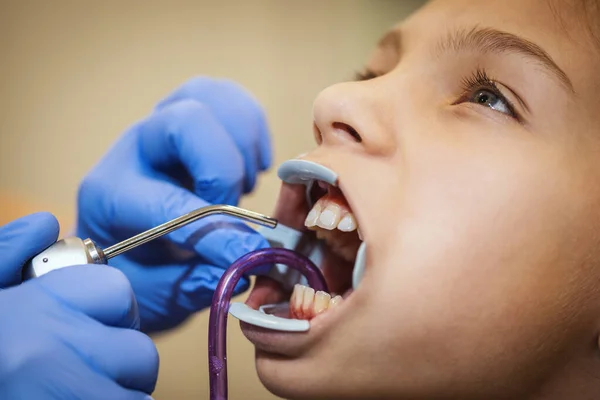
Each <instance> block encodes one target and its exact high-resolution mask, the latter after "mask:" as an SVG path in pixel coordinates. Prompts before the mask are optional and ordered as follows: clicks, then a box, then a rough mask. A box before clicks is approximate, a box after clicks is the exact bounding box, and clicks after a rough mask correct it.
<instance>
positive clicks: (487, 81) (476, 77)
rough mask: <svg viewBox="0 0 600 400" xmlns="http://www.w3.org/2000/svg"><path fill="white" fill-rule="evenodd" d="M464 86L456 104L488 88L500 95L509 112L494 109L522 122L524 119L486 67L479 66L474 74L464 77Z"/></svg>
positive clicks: (499, 97)
mask: <svg viewBox="0 0 600 400" xmlns="http://www.w3.org/2000/svg"><path fill="white" fill-rule="evenodd" d="M462 86H463V94H462V96H461V97H460V98H459V99H458V100H457V101H456V102H455V103H454V104H459V103H462V102H464V101H468V100H469V99H470V97H471V96H474V95H476V94H478V93H479V92H481V91H484V90H486V91H489V92H491V93H492V94H493V95H494V96H496V97H498V99H499V100H500V101H502V102H503V103H504V104H505V105H506V109H507V111H508V113H504V112H502V111H498V110H495V109H493V108H492V110H493V111H495V112H500V113H502V114H505V115H508V116H509V117H511V118H514V119H515V120H517V121H519V122H521V120H522V119H521V117H520V115H519V113H517V111H516V110H515V106H514V104H513V103H512V102H511V101H510V100H508V99H507V98H506V96H504V94H502V91H501V90H500V89H499V88H498V85H497V84H496V81H494V80H493V79H491V78H490V77H489V76H488V74H487V72H486V71H485V70H484V69H481V68H478V69H477V70H476V71H475V72H474V73H473V75H471V76H470V77H468V78H465V79H463V81H462ZM490 108H491V107H490Z"/></svg>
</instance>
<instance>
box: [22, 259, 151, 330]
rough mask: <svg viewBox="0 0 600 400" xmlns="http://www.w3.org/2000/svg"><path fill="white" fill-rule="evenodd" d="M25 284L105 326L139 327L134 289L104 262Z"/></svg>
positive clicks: (54, 272)
mask: <svg viewBox="0 0 600 400" xmlns="http://www.w3.org/2000/svg"><path fill="white" fill-rule="evenodd" d="M23 285H37V286H38V287H42V288H43V289H44V290H46V291H47V292H49V293H51V294H52V297H53V298H55V299H58V300H59V301H61V302H63V303H64V304H65V305H67V306H68V307H70V308H73V309H75V310H79V311H81V312H82V313H84V314H86V315H88V316H89V317H91V318H93V319H95V320H97V321H99V322H101V323H102V324H104V325H109V326H116V327H123V328H134V329H139V326H140V317H139V311H138V305H137V301H136V299H135V296H134V294H133V289H132V288H131V285H130V284H129V280H127V278H126V277H125V275H124V274H123V273H122V272H121V271H119V270H118V269H116V268H112V267H108V266H104V265H81V266H74V267H66V268H61V269H58V270H55V271H52V272H49V273H47V274H46V275H43V276H41V277H39V278H36V279H33V280H31V281H28V282H25V283H24V284H23Z"/></svg>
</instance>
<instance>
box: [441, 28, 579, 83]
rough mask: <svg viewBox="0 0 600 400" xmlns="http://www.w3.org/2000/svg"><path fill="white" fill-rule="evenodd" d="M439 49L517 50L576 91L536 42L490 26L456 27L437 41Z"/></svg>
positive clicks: (497, 51)
mask: <svg viewBox="0 0 600 400" xmlns="http://www.w3.org/2000/svg"><path fill="white" fill-rule="evenodd" d="M437 50H438V52H439V53H440V54H441V53H443V52H446V51H449V50H453V51H466V50H476V51H479V52H482V53H495V54H507V53H509V54H510V53H516V54H520V55H523V56H525V57H529V58H532V59H533V60H534V61H536V62H537V63H538V64H539V65H541V66H542V67H543V69H544V70H545V71H546V72H548V73H550V75H552V76H553V77H555V78H556V79H558V81H559V83H561V84H562V85H563V86H564V87H566V88H567V89H568V90H569V91H570V92H571V93H575V90H574V89H573V83H572V82H571V80H570V79H569V77H568V76H567V74H566V73H565V72H564V71H563V70H562V69H560V67H559V66H558V65H557V64H556V63H555V62H554V60H553V59H552V57H550V55H549V54H548V53H547V52H546V51H544V49H542V48H541V47H540V46H538V45H537V44H535V43H533V42H531V41H529V40H526V39H523V38H521V37H519V36H517V35H514V34H512V33H508V32H503V31H499V30H496V29H491V28H480V27H475V28H473V29H471V30H466V29H462V30H457V31H454V32H452V33H450V34H449V35H448V36H447V37H446V38H445V39H444V40H442V41H441V42H440V43H439V46H438V49H437Z"/></svg>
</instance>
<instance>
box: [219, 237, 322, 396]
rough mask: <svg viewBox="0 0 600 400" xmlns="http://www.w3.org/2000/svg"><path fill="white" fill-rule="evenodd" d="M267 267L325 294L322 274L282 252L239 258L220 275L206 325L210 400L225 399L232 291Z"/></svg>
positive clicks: (299, 257)
mask: <svg viewBox="0 0 600 400" xmlns="http://www.w3.org/2000/svg"><path fill="white" fill-rule="evenodd" d="M267 264H285V265H287V266H288V267H290V268H293V269H296V270H298V271H300V272H301V273H302V274H303V275H304V276H305V277H306V279H307V280H308V284H309V285H310V286H311V287H312V288H313V289H315V290H322V291H327V283H326V282H325V278H324V277H323V274H322V273H321V271H320V270H319V268H317V266H316V265H315V264H313V263H312V261H310V259H308V258H306V257H305V256H303V255H302V254H300V253H297V252H295V251H293V250H287V249H281V248H268V249H260V250H255V251H253V252H250V253H248V254H246V255H245V256H242V257H240V258H239V259H238V260H237V261H236V262H234V263H233V264H232V265H231V266H230V267H229V268H228V269H227V270H226V271H225V273H224V274H223V276H222V277H221V279H220V280H219V284H218V285H217V288H216V289H215V294H214V296H213V300H212V305H211V307H210V317H209V322H208V373H209V376H210V399H211V400H226V399H227V314H228V312H229V302H230V300H231V296H232V295H233V289H234V288H235V285H236V284H237V283H238V282H239V280H240V278H241V277H242V276H244V275H245V274H248V273H249V272H250V271H251V270H252V269H255V268H257V267H261V266H264V265H267Z"/></svg>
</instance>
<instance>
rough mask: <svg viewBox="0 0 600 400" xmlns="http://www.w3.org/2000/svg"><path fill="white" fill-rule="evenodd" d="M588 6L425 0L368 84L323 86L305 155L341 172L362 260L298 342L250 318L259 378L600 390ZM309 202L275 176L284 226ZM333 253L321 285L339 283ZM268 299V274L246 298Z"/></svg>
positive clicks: (321, 384)
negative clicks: (355, 277) (337, 299)
mask: <svg viewBox="0 0 600 400" xmlns="http://www.w3.org/2000/svg"><path fill="white" fill-rule="evenodd" d="M582 4H583V1H582V0H577V1H575V0H573V1H567V0H560V1H551V0H508V1H506V0H505V1H485V2H483V1H476V0H438V1H433V2H432V3H430V4H428V5H427V6H425V7H424V8H423V9H421V10H420V11H419V12H417V13H416V14H415V15H413V16H412V17H411V18H410V19H408V20H407V21H406V22H404V23H402V24H400V25H398V26H397V28H395V29H394V30H393V31H391V32H390V33H389V34H388V35H387V36H385V37H384V39H383V40H382V41H381V42H380V44H379V46H378V48H377V50H376V51H375V53H374V55H373V57H372V59H371V60H370V62H369V64H368V70H369V71H370V72H371V73H372V74H374V75H376V77H375V78H372V79H366V80H363V81H358V82H348V83H341V84H337V85H334V86H331V87H329V88H327V89H325V90H324V91H323V92H322V93H321V94H320V95H319V96H318V98H317V99H316V102H315V107H314V121H315V129H314V130H315V136H316V140H317V143H318V146H317V148H316V149H315V150H314V151H312V152H311V153H309V154H307V155H305V156H304V158H306V159H308V160H312V161H316V162H319V163H321V164H324V165H326V166H328V167H330V168H331V169H333V170H334V171H335V172H337V173H338V174H339V185H340V189H341V191H342V192H343V194H344V196H345V199H346V200H347V202H348V204H349V207H350V208H351V210H352V212H353V213H354V214H355V215H356V218H357V220H358V225H359V227H360V231H361V234H362V236H363V238H364V241H365V242H366V244H367V254H368V259H367V267H366V272H365V275H364V278H363V281H362V283H361V285H360V287H359V288H358V289H357V290H356V291H355V292H354V293H352V294H350V296H348V297H347V298H346V299H345V300H344V301H343V302H342V303H341V304H340V305H339V306H337V307H335V308H333V309H331V310H329V311H327V312H325V313H323V314H321V315H319V316H318V317H317V318H315V319H314V320H313V321H312V327H311V330H310V331H309V332H307V333H277V332H274V331H269V332H267V331H261V330H259V329H256V328H253V327H250V326H247V325H244V324H243V325H244V326H243V328H244V331H245V333H246V335H247V336H248V338H249V339H250V340H252V341H253V343H254V344H255V346H256V349H257V353H256V354H257V355H256V358H257V361H256V362H257V369H258V373H259V376H260V378H261V380H262V382H263V383H264V384H265V385H266V387H267V388H268V389H270V390H271V391H273V392H274V393H275V394H277V395H280V396H283V397H286V398H344V399H350V398H369V399H375V398H395V399H457V398H460V399H463V400H464V399H475V398H476V399H486V400H489V399H496V398H498V399H500V398H502V399H508V398H509V399H518V398H538V397H535V396H540V398H544V399H549V398H555V397H552V396H558V397H557V398H561V399H565V398H575V397H572V396H575V394H580V395H581V394H584V393H587V392H586V390H590V391H593V390H598V387H595V386H594V385H598V383H596V382H597V381H598V380H597V379H595V378H593V376H595V375H597V374H598V373H600V364H599V359H600V358H599V357H598V352H597V342H598V338H597V334H598V332H599V331H600V297H599V296H598V291H599V288H600V268H599V267H598V265H596V264H597V260H598V256H599V255H598V254H597V253H598V249H599V248H600V247H599V243H598V242H599V239H600V235H599V228H600V141H599V140H598V136H599V135H600V132H599V130H598V126H599V123H600V96H599V93H600V87H599V84H600V80H599V79H598V76H599V72H598V65H600V63H599V61H600V60H599V57H597V55H596V48H595V46H596V42H595V41H594V37H593V35H592V32H591V31H590V30H589V29H588V27H587V22H588V21H587V19H586V18H588V17H589V18H593V17H592V16H591V14H588V16H587V17H586V16H585V14H584V13H583V12H581V10H580V6H581V5H582ZM594 11H595V10H588V12H590V13H591V12H594ZM368 75H371V74H368ZM367 78H371V76H367ZM302 199H303V196H302V188H298V187H293V186H289V185H284V187H283V189H282V192H281V198H280V203H279V207H278V210H277V216H278V217H279V219H280V220H281V221H282V222H283V223H287V224H290V225H294V226H296V227H298V225H303V223H304V219H305V217H306V215H307V213H308V210H307V209H306V207H305V206H304V203H303V200H302ZM330 244H331V243H330ZM332 259H334V258H332ZM337 260H338V262H339V264H338V265H333V264H332V261H331V260H330V262H329V268H330V269H329V272H328V275H329V279H330V283H331V285H333V286H335V285H336V280H337V284H338V286H339V283H340V282H341V281H345V282H346V283H347V277H348V276H349V271H348V270H347V269H348V268H347V267H346V266H345V263H344V262H343V261H341V257H339V258H338V259H337ZM350 268H351V267H350ZM332 271H335V275H336V276H333V274H332ZM275 292H276V291H275V290H274V289H273V285H272V283H270V282H268V281H266V280H265V279H262V280H261V281H259V282H258V283H257V285H256V288H255V289H254V291H253V293H252V294H251V296H250V298H249V300H248V303H249V304H250V305H252V306H253V307H257V306H258V305H260V304H264V303H267V302H273V301H274V300H279V299H280V298H279V297H278V296H277V295H275V294H274V293H275ZM288 296H289V294H288ZM588 380H589V381H588ZM592 382H593V383H592ZM570 385H571V386H570ZM570 388H574V389H573V391H569V390H570ZM546 390H547V391H548V393H550V394H548V395H547V396H546V395H545V394H544V393H546ZM574 393H575V394H574ZM590 393H592V392H590ZM596 393H598V392H596ZM544 396H546V397H544ZM578 398H579V397H578ZM581 398H589V397H585V396H584V397H581Z"/></svg>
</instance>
